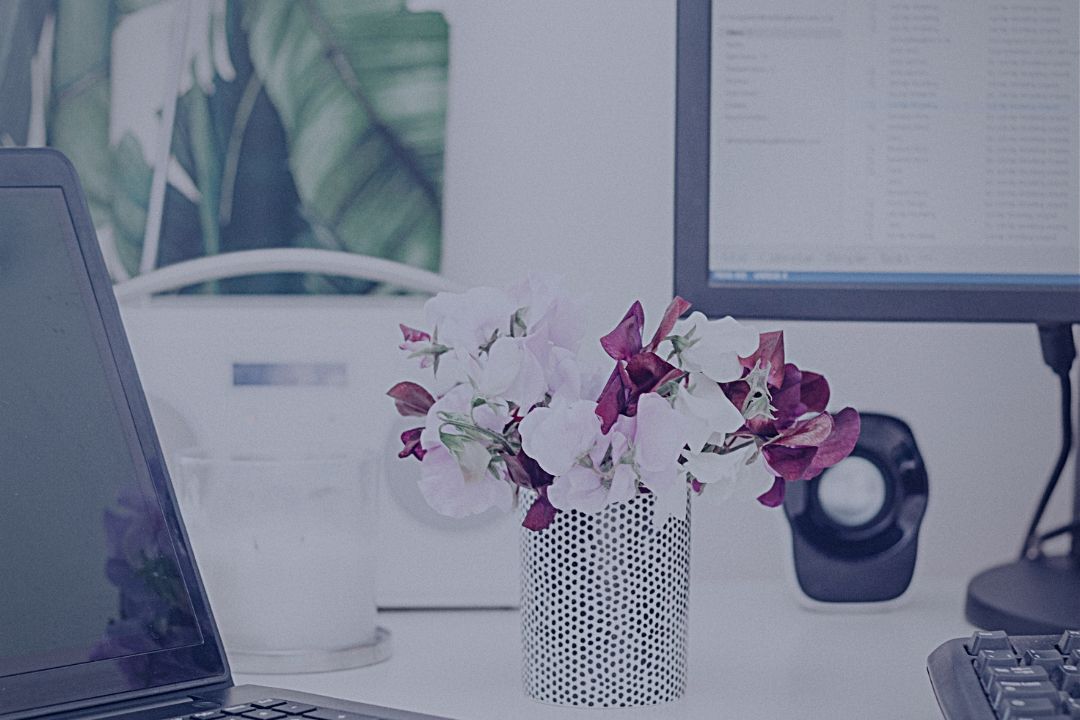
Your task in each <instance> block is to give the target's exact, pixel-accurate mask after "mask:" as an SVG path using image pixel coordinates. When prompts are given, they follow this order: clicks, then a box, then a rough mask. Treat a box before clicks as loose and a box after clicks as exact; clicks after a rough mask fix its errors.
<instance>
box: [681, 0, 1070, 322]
mask: <svg viewBox="0 0 1080 720" xmlns="http://www.w3.org/2000/svg"><path fill="white" fill-rule="evenodd" d="M1078 7H1080V6H1078V4H1077V2H1076V0H1032V2H1025V3H997V2H956V1H955V0H921V1H920V2H899V1H896V2H893V1H889V2H884V1H882V0H823V1H822V2H815V3H812V4H807V3H804V2H799V1H797V0H717V1H716V2H712V3H709V2H708V0H701V1H696V0H683V2H682V3H681V5H680V18H679V22H680V25H679V85H678V94H679V100H678V103H679V116H678V117H679V119H678V141H677V142H678V148H677V152H678V165H677V175H678V177H677V197H676V211H677V224H676V242H677V249H676V262H677V268H676V286H677V287H676V290H677V291H678V292H679V293H680V294H685V295H688V296H689V299H691V300H693V301H695V304H698V305H702V304H705V305H708V306H710V307H713V308H717V309H718V310H717V311H718V312H724V313H728V312H730V313H732V314H743V315H748V316H763V315H771V316H774V317H808V318H814V317H820V318H823V319H829V318H838V319H839V318H847V319H938V320H948V319H956V320H1035V321H1041V320H1047V321H1050V320H1080V182H1078V152H1080V147H1078V117H1080V85H1078V78H1080V73H1078V70H1077V58H1078V55H1077V52H1078V37H1080V12H1078ZM707 298H711V299H707Z"/></svg>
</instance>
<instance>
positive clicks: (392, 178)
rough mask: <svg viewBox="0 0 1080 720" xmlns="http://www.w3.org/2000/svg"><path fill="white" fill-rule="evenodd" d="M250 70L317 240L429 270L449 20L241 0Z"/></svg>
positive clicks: (376, 8)
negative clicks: (277, 127)
mask: <svg viewBox="0 0 1080 720" xmlns="http://www.w3.org/2000/svg"><path fill="white" fill-rule="evenodd" d="M244 8H245V14H244V25H245V27H246V29H247V31H248V44H249V48H250V54H251V61H252V64H253V66H254V68H255V72H256V73H257V74H258V75H259V77H260V79H261V80H262V82H263V84H264V86H265V88H266V91H267V93H268V94H269V96H270V99H271V100H272V101H273V103H274V105H275V107H276V109H277V111H278V114H279V115H280V117H281V120H282V124H283V125H284V127H285V131H286V137H287V139H288V143H289V167H290V170H291V171H292V175H293V179H294V181H295V183H296V187H297V191H298V193H299V195H300V198H301V201H302V203H303V206H304V212H305V217H306V218H307V220H308V221H309V223H311V225H312V227H313V230H314V232H315V237H316V242H317V243H318V244H319V245H320V246H323V247H336V248H340V249H344V250H349V251H353V252H359V253H364V254H368V255H375V256H378V257H383V258H388V259H392V260H397V261H399V262H405V263H408V264H411V265H415V266H420V267H424V268H429V269H433V270H434V269H437V267H438V261H439V243H440V235H441V203H442V198H441V196H442V148H443V137H444V133H445V118H446V74H447V27H446V22H445V21H444V20H443V18H442V16H441V15H438V14H436V13H409V12H407V11H406V9H405V4H404V1H403V0H304V1H302V2H281V1H280V0H248V1H247V2H246V3H245V6H244Z"/></svg>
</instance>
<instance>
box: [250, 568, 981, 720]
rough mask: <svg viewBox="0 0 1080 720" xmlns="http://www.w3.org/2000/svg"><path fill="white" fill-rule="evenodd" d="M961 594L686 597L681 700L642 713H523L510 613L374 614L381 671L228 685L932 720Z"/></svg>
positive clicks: (413, 701) (752, 586)
mask: <svg viewBox="0 0 1080 720" xmlns="http://www.w3.org/2000/svg"><path fill="white" fill-rule="evenodd" d="M965 582H966V581H965V580H956V581H935V582H931V581H923V582H917V583H916V585H914V586H913V587H912V589H911V591H910V597H909V602H907V603H906V604H904V605H903V606H902V607H900V608H898V609H896V610H893V611H890V612H887V613H873V614H832V613H820V612H812V611H808V610H804V609H802V608H800V607H798V605H797V604H796V603H795V601H794V599H793V598H792V596H791V594H790V592H789V591H788V589H787V587H786V586H785V585H784V584H783V583H781V582H771V581H753V582H751V581H744V582H737V583H731V584H729V585H726V586H724V585H718V586H716V587H710V586H696V587H692V588H691V598H690V603H691V611H690V677H689V683H688V687H687V691H686V695H685V696H684V697H683V698H682V699H681V700H679V701H678V702H675V703H669V704H666V705H658V706H652V707H648V708H633V709H613V710H602V711H597V710H589V709H578V708H561V707H554V706H550V705H543V704H541V703H538V702H535V701H533V700H530V699H528V698H527V697H526V696H525V695H524V693H523V691H522V689H521V676H520V672H521V671H520V649H519V636H520V627H519V622H518V613H517V612H516V611H510V610H490V611H444V612H434V611H425V612H400V611H399V612H384V613H382V614H381V615H380V619H379V623H380V624H381V625H383V626H385V627H387V628H388V629H389V630H390V631H391V632H392V633H393V642H394V654H393V657H391V659H390V660H388V661H387V662H385V663H382V664H380V665H374V666H371V667H367V668H361V669H357V670H350V671H343V672H334V673H312V674H300V675H244V674H240V675H238V676H237V677H236V681H237V682H238V683H254V684H262V685H271V686H278V687H287V688H292V689H295V690H300V691H304V692H311V693H317V694H322V695H330V696H336V697H342V698H347V699H354V700H360V701H363V702H369V703H376V704H381V705H389V706H395V707H403V708H407V709H411V710H417V711H420V712H428V713H433V714H442V715H446V716H449V717H452V718H458V719H460V720H496V718H498V719H499V720H506V719H510V718H512V719H513V720H560V719H561V718H567V719H569V718H591V719H592V720H597V719H599V720H623V718H626V719H631V718H633V719H634V720H645V719H651V718H657V719H659V718H664V719H671V720H705V719H708V720H722V719H723V718H739V719H740V720H741V719H746V720H759V719H760V720H779V719H780V718H808V719H810V720H814V719H816V718H821V719H822V720H863V719H864V718H875V719H878V720H882V719H887V720H922V719H923V718H925V719H926V720H936V719H938V718H940V717H941V714H940V713H939V711H938V709H937V704H936V702H935V700H934V696H933V692H932V690H931V689H930V682H929V680H928V679H927V676H926V656H927V655H928V654H929V653H930V651H931V650H933V649H934V648H935V647H937V645H939V644H940V643H942V642H944V641H945V640H948V639H950V638H953V637H961V636H964V635H967V634H968V633H970V632H971V627H970V626H969V625H968V624H967V623H966V622H965V621H964V620H963V599H964V587H965Z"/></svg>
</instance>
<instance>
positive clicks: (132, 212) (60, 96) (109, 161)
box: [48, 0, 150, 274]
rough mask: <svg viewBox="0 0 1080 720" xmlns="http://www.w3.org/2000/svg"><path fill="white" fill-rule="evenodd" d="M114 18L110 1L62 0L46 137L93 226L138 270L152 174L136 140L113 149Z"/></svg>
mask: <svg viewBox="0 0 1080 720" xmlns="http://www.w3.org/2000/svg"><path fill="white" fill-rule="evenodd" d="M114 20H115V15H114V14H113V11H112V7H111V3H107V2H83V1H82V0H60V2H58V3H57V11H56V51H55V55H54V59H53V78H52V100H51V107H50V115H49V120H48V142H49V145H51V146H52V147H55V148H57V149H59V150H60V151H62V152H63V153H64V154H65V155H67V156H68V158H70V159H71V162H72V163H73V164H74V165H75V167H76V169H77V170H78V172H79V180H80V182H81V184H82V186H83V191H84V192H85V194H86V201H87V204H88V205H89V207H90V214H91V216H92V217H93V220H94V225H95V226H96V227H97V229H98V232H99V233H100V232H103V231H107V232H111V233H112V235H113V238H114V242H115V245H116V248H117V253H118V255H119V256H120V260H121V262H122V263H123V265H124V267H125V269H126V270H127V271H128V273H131V274H134V273H135V272H136V270H137V269H138V264H139V254H140V252H141V248H142V240H143V228H144V227H145V224H146V204H147V203H146V197H147V196H148V195H149V192H150V183H149V177H150V176H149V168H147V167H146V165H145V163H144V162H143V161H142V157H141V153H140V152H139V150H138V147H137V144H136V141H135V140H134V138H131V137H125V138H123V139H122V140H121V142H120V145H119V147H118V148H116V149H115V150H114V149H113V148H110V146H109V110H110V107H109V99H110V98H109V53H110V48H111V40H112V30H113V23H114ZM142 183H145V187H142Z"/></svg>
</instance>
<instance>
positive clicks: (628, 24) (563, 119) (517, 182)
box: [429, 0, 1071, 579]
mask: <svg viewBox="0 0 1080 720" xmlns="http://www.w3.org/2000/svg"><path fill="white" fill-rule="evenodd" d="M429 4H431V3H429ZM439 4H441V3H439ZM445 10H446V12H447V17H448V20H449V21H450V25H451V47H452V53H451V71H450V72H451V82H452V84H451V95H450V111H449V112H450V115H449V129H448V143H447V145H448V146H447V151H446V152H447V157H446V160H447V169H446V209H445V243H446V249H445V262H444V267H445V272H446V274H447V275H449V276H450V277H451V278H453V279H456V280H460V281H463V282H468V283H473V284H479V283H485V284H491V283H493V284H499V283H503V282H506V281H509V280H511V279H515V278H517V277H519V276H520V275H521V274H523V273H524V272H526V271H527V270H529V269H533V268H537V269H543V270H553V271H559V272H562V273H564V274H565V275H566V276H567V277H568V278H569V280H570V282H571V284H572V285H573V286H574V287H575V289H577V290H580V291H587V292H591V293H592V295H593V299H594V304H593V306H592V307H593V311H594V312H593V313H592V315H591V316H590V328H591V331H592V333H593V335H594V336H597V337H598V336H599V335H600V334H602V333H603V332H605V331H606V330H608V329H609V328H610V326H612V325H614V323H615V322H617V321H618V319H619V318H620V317H621V315H622V313H623V312H624V311H625V309H626V307H627V306H628V305H629V303H630V302H631V301H632V300H633V299H634V298H640V299H641V300H642V301H643V302H644V304H645V306H646V313H647V315H648V316H649V318H651V319H652V320H653V321H655V319H656V318H657V316H658V315H659V313H660V312H661V311H662V309H663V307H664V306H665V305H666V303H667V301H668V300H669V299H670V297H671V293H672V279H671V277H672V269H671V265H672V223H673V219H672V187H673V146H674V138H673V135H674V82H675V70H674V68H675V4H674V2H661V1H659V0H605V1H603V2H601V1H600V0H592V1H591V2H581V1H580V0H546V1H545V2H534V1H532V0H501V1H500V2H479V1H470V0H458V1H455V0H446V2H445ZM755 325H756V326H757V327H759V328H761V329H771V328H783V329H784V330H785V331H786V332H787V336H788V342H787V346H788V348H789V357H790V359H791V360H792V361H794V362H796V363H798V364H800V365H802V366H803V367H807V368H811V369H815V370H819V371H822V372H824V373H825V374H826V375H827V377H828V378H829V379H830V381H831V383H832V385H833V388H834V401H835V403H836V404H837V407H839V406H840V404H852V405H855V406H856V407H857V408H859V409H863V410H875V411H880V412H887V413H891V414H895V415H898V416H899V417H901V418H903V419H905V420H906V421H907V422H908V423H909V424H910V425H911V427H912V428H913V430H914V432H915V435H916V438H917V440H918V443H919V445H920V447H921V449H922V452H923V455H924V457H925V459H926V463H927V465H928V467H929V472H930V508H929V511H928V514H927V517H926V520H925V523H924V533H923V545H922V548H923V550H924V552H923V553H922V555H921V558H920V569H919V573H920V575H921V576H925V575H948V576H953V577H956V578H958V579H962V578H966V577H968V576H970V575H971V574H972V573H974V572H975V571H976V570H978V569H980V568H982V567H984V566H986V565H988V564H991V563H993V562H999V561H1004V560H1008V559H1012V557H1013V556H1014V554H1015V553H1016V552H1017V549H1018V545H1019V543H1020V540H1021V534H1022V532H1023V530H1024V527H1025V525H1026V523H1027V521H1028V518H1029V516H1030V514H1031V512H1032V509H1033V507H1034V505H1035V502H1036V500H1037V497H1038V494H1039V492H1040V490H1041V488H1042V484H1043V482H1044V481H1045V478H1046V475H1047V473H1048V472H1049V469H1050V467H1051V465H1052V463H1053V460H1054V456H1055V454H1056V452H1057V443H1058V433H1059V429H1058V422H1059V420H1058V397H1057V383H1056V380H1055V379H1054V378H1053V376H1052V375H1051V373H1050V372H1049V370H1047V369H1045V368H1044V366H1043V365H1042V362H1041V359H1040V354H1039V348H1038V340H1037V334H1036V331H1035V329H1034V327H1032V326H1027V325H1020V326H1005V325H980V326H976V325H943V324H933V325H921V324H902V325H892V324H876V323H850V324H846V323H794V322H784V323H767V322H761V323H755ZM1067 472H1069V473H1070V474H1069V475H1068V476H1067V477H1068V478H1070V479H1071V469H1070V470H1068V471H1067ZM1066 499H1067V498H1066V497H1065V496H1064V495H1063V494H1061V495H1059V496H1058V499H1057V501H1056V506H1055V508H1054V510H1055V512H1054V513H1052V516H1051V517H1050V518H1049V520H1050V521H1052V522H1053V521H1058V520H1064V517H1065V506H1066V505H1067V504H1068V503H1067V502H1066ZM694 512H695V516H694V530H693V532H694V545H695V548H694V553H695V555H694V567H695V573H698V574H701V573H705V574H709V575H714V574H715V575H719V576H721V577H724V576H730V575H733V574H738V575H754V576H770V575H775V574H777V573H779V572H781V568H782V562H783V560H784V558H785V557H786V549H785V547H784V545H783V539H782V532H781V521H780V519H779V518H778V516H777V514H776V513H772V512H769V511H766V510H764V509H763V508H759V507H757V506H756V504H755V503H753V501H745V502H741V503H738V502H736V503H731V504H729V505H727V506H725V507H721V508H716V507H713V506H711V505H710V504H709V503H705V502H702V503H698V504H697V505H696V506H695V510H694Z"/></svg>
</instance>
